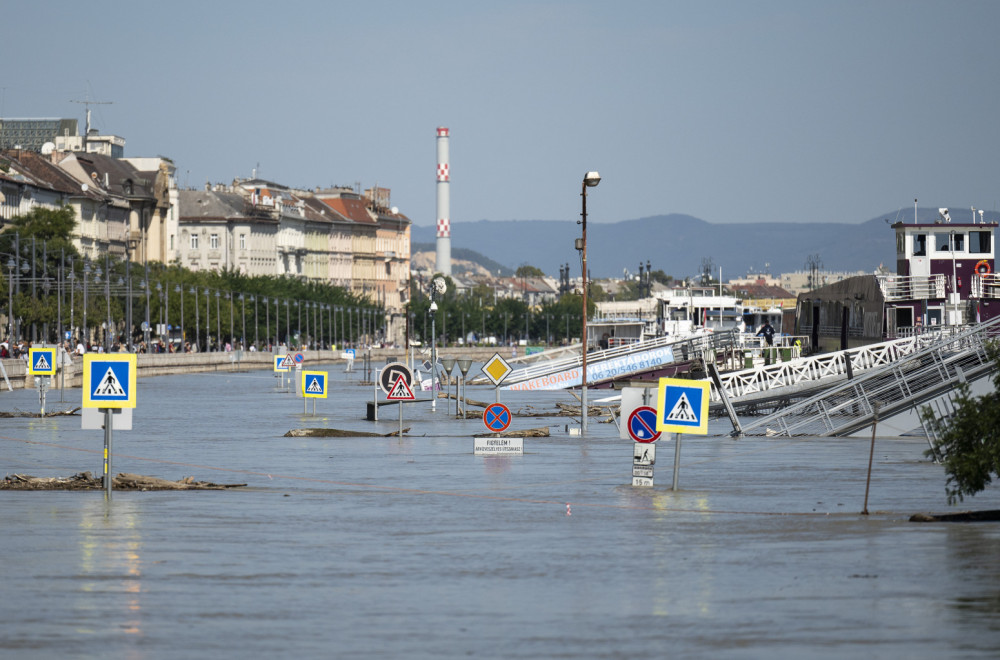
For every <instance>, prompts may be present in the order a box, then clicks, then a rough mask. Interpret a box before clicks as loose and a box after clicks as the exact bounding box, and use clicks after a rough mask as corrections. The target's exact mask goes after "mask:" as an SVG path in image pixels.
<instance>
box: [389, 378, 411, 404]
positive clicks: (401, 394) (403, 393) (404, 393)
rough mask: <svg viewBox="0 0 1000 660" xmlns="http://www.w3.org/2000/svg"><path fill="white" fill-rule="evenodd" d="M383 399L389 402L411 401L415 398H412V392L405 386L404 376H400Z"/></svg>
mask: <svg viewBox="0 0 1000 660" xmlns="http://www.w3.org/2000/svg"><path fill="white" fill-rule="evenodd" d="M385 398H386V399H387V400H389V401H412V400H413V399H415V398H416V397H415V396H413V390H411V389H410V386H409V385H407V384H406V376H404V375H403V374H400V375H399V378H397V379H396V382H395V383H394V384H393V386H392V389H390V390H389V394H387V395H386V397H385Z"/></svg>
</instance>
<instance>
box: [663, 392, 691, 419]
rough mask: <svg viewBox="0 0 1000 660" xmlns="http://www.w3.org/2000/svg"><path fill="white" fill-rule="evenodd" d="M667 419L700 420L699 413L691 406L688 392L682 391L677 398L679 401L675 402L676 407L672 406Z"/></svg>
mask: <svg viewBox="0 0 1000 660" xmlns="http://www.w3.org/2000/svg"><path fill="white" fill-rule="evenodd" d="M667 421H668V422H697V421H698V415H697V414H696V413H695V411H694V409H693V408H692V407H691V402H690V401H688V398H687V393H686V392H681V395H680V397H679V398H678V399H677V403H675V404H674V407H673V408H671V409H670V412H669V413H668V414H667Z"/></svg>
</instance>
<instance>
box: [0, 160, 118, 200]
mask: <svg viewBox="0 0 1000 660" xmlns="http://www.w3.org/2000/svg"><path fill="white" fill-rule="evenodd" d="M0 159H2V160H4V161H6V162H8V163H10V167H11V170H12V172H16V173H18V174H20V177H19V176H16V175H14V174H12V173H11V174H8V175H7V176H5V177H4V178H6V179H8V180H11V181H18V182H19V183H29V184H31V185H34V186H36V187H39V188H48V189H49V190H54V191H56V192H61V193H63V194H66V195H71V196H74V197H87V198H90V199H100V198H101V197H103V195H102V194H101V193H100V191H98V190H95V189H94V188H93V187H91V186H88V187H87V188H88V189H87V190H83V188H82V187H81V185H80V182H79V181H77V180H76V179H74V178H73V177H72V176H70V174H69V173H68V172H66V171H65V170H63V169H62V168H61V167H59V166H58V165H56V164H55V163H53V162H52V161H51V160H49V159H48V158H47V157H46V156H43V155H41V154H39V153H35V152H33V151H18V150H4V151H3V152H0Z"/></svg>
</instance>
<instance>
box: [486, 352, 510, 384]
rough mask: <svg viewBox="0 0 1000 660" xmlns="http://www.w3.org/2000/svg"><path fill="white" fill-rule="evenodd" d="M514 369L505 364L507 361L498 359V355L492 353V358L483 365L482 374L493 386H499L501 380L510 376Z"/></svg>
mask: <svg viewBox="0 0 1000 660" xmlns="http://www.w3.org/2000/svg"><path fill="white" fill-rule="evenodd" d="M513 370H514V369H513V368H512V367H511V366H510V365H509V364H507V360H504V359H503V358H502V357H500V354H499V353H494V354H493V357H491V358H490V359H489V360H487V362H486V364H484V365H483V373H484V374H486V377H487V378H489V379H490V382H492V383H493V384H494V385H499V384H500V383H502V382H503V379H504V378H506V377H507V376H509V375H510V372H511V371H513Z"/></svg>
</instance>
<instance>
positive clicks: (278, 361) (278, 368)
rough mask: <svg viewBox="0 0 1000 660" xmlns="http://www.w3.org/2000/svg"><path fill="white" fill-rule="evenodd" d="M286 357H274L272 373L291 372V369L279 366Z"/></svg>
mask: <svg viewBox="0 0 1000 660" xmlns="http://www.w3.org/2000/svg"><path fill="white" fill-rule="evenodd" d="M287 357H288V356H287V355H275V356H274V371H275V372H281V371H291V370H292V368H291V367H282V366H281V363H282V362H284V361H285V358H287Z"/></svg>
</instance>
